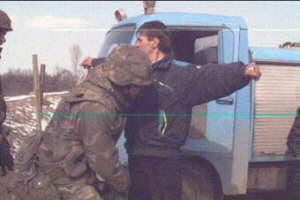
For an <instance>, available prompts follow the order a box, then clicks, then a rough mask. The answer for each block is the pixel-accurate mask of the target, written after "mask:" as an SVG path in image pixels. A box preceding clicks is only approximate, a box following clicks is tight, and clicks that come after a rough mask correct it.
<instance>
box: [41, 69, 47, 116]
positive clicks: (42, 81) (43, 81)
mask: <svg viewBox="0 0 300 200" xmlns="http://www.w3.org/2000/svg"><path fill="white" fill-rule="evenodd" d="M45 74H46V65H45V64H41V73H40V105H41V113H43V96H44V90H45V89H44V87H45V76H46V75H45Z"/></svg>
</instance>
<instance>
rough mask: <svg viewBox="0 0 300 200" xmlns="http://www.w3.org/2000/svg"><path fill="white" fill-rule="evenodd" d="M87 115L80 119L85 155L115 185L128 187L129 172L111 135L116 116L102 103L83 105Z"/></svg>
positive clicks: (93, 168) (102, 175)
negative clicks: (120, 159) (112, 115)
mask: <svg viewBox="0 0 300 200" xmlns="http://www.w3.org/2000/svg"><path fill="white" fill-rule="evenodd" d="M83 112H84V113H85V116H84V117H82V118H81V119H80V120H79V121H80V133H81V138H82V140H83V145H84V150H85V156H86V157H87V161H88V165H89V166H90V168H91V169H92V170H93V171H94V172H96V173H98V174H100V176H101V177H103V178H104V179H105V180H106V181H107V182H108V183H110V184H111V185H113V186H117V187H119V186H120V185H121V187H123V186H124V185H125V187H127V185H128V178H127V177H128V173H127V171H126V170H125V169H124V167H123V166H122V165H121V164H120V162H119V155H118V149H117V148H116V147H115V144H116V141H114V140H113V138H112V136H111V135H110V130H112V129H113V128H114V126H115V123H116V121H117V120H115V119H114V118H115V117H111V116H108V115H109V114H110V112H109V111H108V109H107V108H106V107H105V106H103V105H101V104H97V103H94V104H92V103H91V104H88V105H86V106H85V107H83Z"/></svg>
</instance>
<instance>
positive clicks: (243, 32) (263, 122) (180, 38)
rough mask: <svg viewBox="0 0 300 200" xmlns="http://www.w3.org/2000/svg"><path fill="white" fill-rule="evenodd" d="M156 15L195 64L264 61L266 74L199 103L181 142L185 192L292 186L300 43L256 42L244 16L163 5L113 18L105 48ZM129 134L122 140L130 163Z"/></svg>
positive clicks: (179, 55) (130, 39)
mask: <svg viewBox="0 0 300 200" xmlns="http://www.w3.org/2000/svg"><path fill="white" fill-rule="evenodd" d="M150 21H160V22H162V23H164V24H165V25H166V26H167V28H168V30H169V31H170V33H171V40H172V48H173V51H174V55H175V58H176V60H179V61H184V62H189V63H193V64H196V65H205V64H208V63H219V64H223V63H224V64H225V63H231V62H237V61H242V62H243V63H245V64H247V63H249V62H256V63H257V64H258V65H259V66H260V67H261V69H262V77H261V79H260V80H259V81H251V82H250V84H248V85H247V86H246V87H244V88H242V89H240V90H238V91H236V92H234V93H232V94H231V95H229V96H227V97H224V98H221V99H218V100H215V101H211V102H209V103H207V104H203V105H199V106H195V107H194V108H193V114H192V115H193V116H192V121H191V127H190V133H189V138H188V139H187V141H186V143H185V145H184V146H183V147H182V159H183V161H182V167H183V195H184V197H183V199H222V197H223V194H225V195H238V194H246V193H247V192H251V191H273V190H274V191H275V190H285V189H287V187H288V179H289V177H290V175H289V171H290V168H291V167H292V166H294V163H295V162H296V161H297V160H300V156H299V155H298V156H292V155H289V154H288V147H287V138H288V135H289V132H290V130H291V127H292V125H293V122H294V119H295V117H296V115H297V114H296V113H297V108H299V97H300V96H299V92H298V93H297V92H296V91H299V83H298V82H299V76H298V75H299V72H300V51H299V50H285V49H276V48H274V49H273V48H249V46H248V30H247V25H246V23H245V21H244V20H243V19H242V18H240V17H229V16H215V15H206V14H196V13H194V14H191V13H156V14H153V15H141V16H137V17H132V18H128V19H125V20H122V21H120V22H119V23H117V24H116V25H114V26H113V27H112V28H111V30H109V31H108V33H107V35H106V38H105V41H104V43H103V46H102V48H101V50H100V52H99V55H98V56H99V57H106V56H107V55H108V53H109V52H110V51H111V50H112V49H113V48H114V47H115V46H116V45H119V44H132V45H134V44H135V42H136V39H137V38H136V35H137V30H138V29H139V27H141V26H142V25H143V24H144V23H146V22H150ZM297 83H298V84H297ZM297 87H298V88H297ZM124 140H125V139H124V137H122V138H121V139H120V140H119V143H118V146H119V149H120V154H121V159H122V160H123V161H124V162H125V163H126V159H127V155H126V152H125V150H124V147H123V143H124Z"/></svg>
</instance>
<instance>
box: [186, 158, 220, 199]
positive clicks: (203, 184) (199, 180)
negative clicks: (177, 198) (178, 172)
mask: <svg viewBox="0 0 300 200" xmlns="http://www.w3.org/2000/svg"><path fill="white" fill-rule="evenodd" d="M182 164H183V165H182V200H222V199H223V195H222V192H220V191H221V189H220V186H219V184H218V183H217V181H216V178H214V176H213V173H212V172H211V171H210V170H209V168H207V164H205V163H202V162H196V161H193V160H191V159H183V162H182Z"/></svg>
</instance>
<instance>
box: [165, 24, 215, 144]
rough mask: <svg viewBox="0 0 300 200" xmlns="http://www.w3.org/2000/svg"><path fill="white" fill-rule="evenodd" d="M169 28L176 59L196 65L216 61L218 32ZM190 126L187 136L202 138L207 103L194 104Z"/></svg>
mask: <svg viewBox="0 0 300 200" xmlns="http://www.w3.org/2000/svg"><path fill="white" fill-rule="evenodd" d="M190 29H191V28H190V27H189V28H184V27H180V28H178V27H173V28H171V27H170V28H169V30H170V33H171V40H172V49H173V52H174V55H175V58H176V59H177V60H181V61H186V62H189V63H193V64H196V65H205V64H208V63H218V42H219V41H218V32H217V31H201V30H200V28H199V29H194V30H190ZM193 114H196V115H193V116H192V120H191V126H190V133H189V137H191V138H194V139H201V138H204V137H205V135H206V121H207V104H202V105H200V106H195V107H194V108H193ZM199 114H200V115H199Z"/></svg>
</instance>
